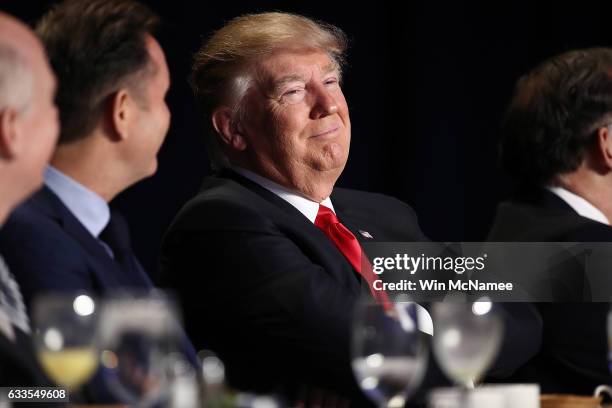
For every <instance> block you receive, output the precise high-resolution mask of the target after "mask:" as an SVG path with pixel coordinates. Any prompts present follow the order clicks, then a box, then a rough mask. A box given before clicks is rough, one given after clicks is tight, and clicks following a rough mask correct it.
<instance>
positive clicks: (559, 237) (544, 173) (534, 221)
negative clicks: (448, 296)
mask: <svg viewBox="0 0 612 408" xmlns="http://www.w3.org/2000/svg"><path fill="white" fill-rule="evenodd" d="M501 153H502V154H501V158H502V162H503V164H504V167H505V169H506V170H507V171H508V172H509V173H510V174H511V175H512V176H514V178H516V180H517V181H518V182H519V192H518V193H517V194H516V195H515V196H514V197H513V198H512V199H511V200H510V201H507V202H504V203H501V204H500V206H499V208H498V211H497V215H496V218H495V221H494V224H493V227H492V230H491V232H490V235H489V240H491V241H553V242H555V241H557V242H560V241H568V242H598V241H606V242H609V241H612V228H611V227H610V225H609V220H610V219H612V50H611V49H604V48H599V49H587V50H580V51H571V52H567V53H565V54H562V55H559V56H556V57H554V58H552V59H550V60H548V61H545V62H544V63H542V64H541V65H540V66H538V67H537V68H535V69H534V70H532V71H531V72H529V73H528V74H526V75H525V76H523V77H522V78H521V79H520V80H519V81H518V83H517V85H516V88H515V93H514V97H513V99H512V102H511V103H510V107H509V109H508V111H507V113H506V117H505V121H504V124H503V128H502V139H501ZM543 273H549V272H548V271H543ZM552 273H554V271H553V272H552ZM574 289H575V290H579V289H580V288H577V287H576V288H574ZM538 307H539V309H540V312H541V314H542V318H543V322H544V333H543V340H542V342H543V343H542V347H541V350H540V352H539V353H538V355H537V356H536V357H534V358H533V359H532V360H530V361H529V362H528V363H527V364H526V365H525V366H524V367H522V368H521V369H520V370H519V371H518V372H517V373H515V379H516V380H521V381H538V382H539V383H540V384H541V386H542V391H543V392H573V393H584V394H591V393H592V392H593V390H594V388H595V387H596V386H597V385H599V384H610V381H611V380H612V378H611V377H610V373H609V371H608V364H607V361H608V360H607V359H608V344H607V334H606V316H607V313H608V308H609V306H608V303H541V304H539V305H538Z"/></svg>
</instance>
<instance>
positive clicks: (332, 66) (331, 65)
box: [321, 62, 341, 74]
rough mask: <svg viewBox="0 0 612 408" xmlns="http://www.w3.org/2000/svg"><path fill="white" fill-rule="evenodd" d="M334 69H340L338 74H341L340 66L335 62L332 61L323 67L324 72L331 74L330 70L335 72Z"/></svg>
mask: <svg viewBox="0 0 612 408" xmlns="http://www.w3.org/2000/svg"><path fill="white" fill-rule="evenodd" d="M333 71H338V74H341V72H340V66H339V65H338V64H337V63H335V62H330V63H329V64H327V65H326V66H324V67H323V68H322V69H321V72H323V73H324V74H329V73H330V72H333Z"/></svg>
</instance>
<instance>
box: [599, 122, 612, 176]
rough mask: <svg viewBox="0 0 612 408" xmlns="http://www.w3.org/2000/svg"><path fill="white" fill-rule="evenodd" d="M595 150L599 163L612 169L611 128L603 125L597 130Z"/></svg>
mask: <svg viewBox="0 0 612 408" xmlns="http://www.w3.org/2000/svg"><path fill="white" fill-rule="evenodd" d="M597 150H598V152H599V157H600V158H601V164H603V165H605V167H606V168H607V169H608V170H612V128H611V127H608V126H605V127H601V128H599V129H598V130H597Z"/></svg>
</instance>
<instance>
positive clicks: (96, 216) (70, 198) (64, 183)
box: [45, 166, 110, 238]
mask: <svg viewBox="0 0 612 408" xmlns="http://www.w3.org/2000/svg"><path fill="white" fill-rule="evenodd" d="M45 185H46V186H47V187H49V188H50V189H51V191H53V192H54V193H55V194H56V195H57V196H58V197H59V199H60V200H61V201H62V203H64V205H65V206H66V207H68V209H69V210H70V212H71V213H72V214H73V215H74V216H75V217H76V218H77V219H78V220H79V222H80V223H81V224H83V226H84V227H85V229H86V230H87V231H89V233H90V234H91V235H92V236H93V237H95V238H98V236H99V235H100V233H101V232H102V230H103V229H104V228H105V227H106V225H107V224H108V222H109V220H110V209H109V207H108V203H107V202H106V201H105V200H104V199H103V198H102V197H100V196H99V195H98V194H96V193H94V192H93V191H91V190H90V189H88V188H87V187H85V186H83V185H82V184H80V183H79V182H77V181H76V180H74V179H72V178H70V177H68V176H67V175H65V174H64V173H62V172H61V171H59V170H57V169H56V168H54V167H52V166H47V169H46V171H45Z"/></svg>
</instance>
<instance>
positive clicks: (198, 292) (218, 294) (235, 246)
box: [162, 13, 425, 399]
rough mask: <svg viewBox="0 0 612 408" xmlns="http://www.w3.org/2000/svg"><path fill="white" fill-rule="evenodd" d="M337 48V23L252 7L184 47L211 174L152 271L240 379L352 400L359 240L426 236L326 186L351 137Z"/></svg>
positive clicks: (246, 384)
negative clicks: (193, 48)
mask: <svg viewBox="0 0 612 408" xmlns="http://www.w3.org/2000/svg"><path fill="white" fill-rule="evenodd" d="M345 49H346V37H345V35H344V34H343V33H342V31H341V30H339V29H338V28H336V27H333V26H331V25H328V24H325V23H320V22H315V21H313V20H310V19H308V18H305V17H302V16H298V15H293V14H286V13H263V14H254V15H247V16H243V17H239V18H236V19H234V20H232V21H231V22H229V23H228V24H227V25H225V26H224V27H223V28H221V29H220V30H219V31H217V32H216V33H215V34H214V35H213V36H212V37H211V38H210V39H208V40H207V41H206V42H205V43H204V44H203V45H202V47H201V49H200V50H199V51H198V53H197V54H196V56H195V62H194V65H193V77H192V81H193V88H194V90H195V94H196V96H197V99H198V101H199V102H200V105H201V108H202V111H203V118H204V120H205V123H206V126H207V131H208V134H207V141H208V148H209V153H210V158H211V162H212V166H213V168H214V170H215V171H216V173H215V174H214V175H213V176H211V177H210V178H208V179H207V180H206V181H205V183H204V186H203V188H202V190H201V192H200V193H199V194H198V195H197V196H196V197H195V198H193V199H192V200H191V201H190V202H189V203H187V205H186V206H185V207H184V208H183V209H182V211H181V212H180V214H179V215H178V216H177V218H176V219H175V221H174V223H173V224H172V226H171V228H170V230H169V231H168V233H167V236H166V238H165V242H164V244H163V249H162V252H163V253H162V269H163V270H162V273H163V275H164V276H165V278H166V282H167V284H168V285H170V286H171V287H173V288H175V289H176V290H177V291H178V292H179V294H180V297H181V300H182V301H183V309H184V310H185V317H186V319H185V320H186V325H187V329H188V333H189V334H190V337H191V338H192V340H193V341H194V342H195V343H196V346H197V347H207V348H211V349H213V350H215V351H217V352H218V353H219V354H220V356H221V358H222V359H223V360H224V362H225V363H226V365H227V368H228V378H229V380H230V384H231V385H234V386H237V387H240V388H247V389H255V390H260V391H263V390H266V391H268V390H270V389H274V388H277V389H278V388H282V389H284V390H287V389H289V390H291V389H293V390H295V389H296V388H297V387H298V386H299V385H302V384H306V385H310V386H313V387H315V388H318V389H325V390H331V391H333V392H334V394H335V395H337V394H339V395H342V396H345V397H350V398H357V399H359V398H361V397H360V396H359V394H358V393H359V392H358V391H357V387H356V386H355V384H354V380H353V377H352V374H351V368H350V355H349V333H350V322H351V313H352V309H353V305H354V304H355V302H356V300H357V299H358V298H359V296H360V293H361V283H360V282H361V281H362V280H363V281H368V279H369V277H368V276H367V271H365V270H362V268H361V264H360V254H361V248H360V244H359V241H364V240H369V241H419V240H424V239H425V238H424V236H423V234H422V233H421V231H420V229H419V226H418V224H417V219H416V216H415V214H414V211H413V210H412V209H411V208H410V207H409V206H408V205H406V204H404V203H402V202H400V201H398V200H396V199H394V198H391V197H387V196H383V195H380V194H373V193H366V192H360V191H354V190H347V189H342V188H335V187H334V185H335V183H336V180H337V179H338V177H339V176H340V174H341V173H342V170H343V169H344V166H345V164H346V161H347V159H348V155H349V145H350V139H351V122H350V118H349V112H348V107H347V103H346V100H345V98H344V95H343V93H342V89H341V79H342V65H343V57H344V51H345ZM376 296H377V297H378V298H379V300H382V301H384V300H385V299H384V294H377V295H376ZM320 395H323V394H320Z"/></svg>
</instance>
